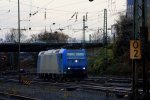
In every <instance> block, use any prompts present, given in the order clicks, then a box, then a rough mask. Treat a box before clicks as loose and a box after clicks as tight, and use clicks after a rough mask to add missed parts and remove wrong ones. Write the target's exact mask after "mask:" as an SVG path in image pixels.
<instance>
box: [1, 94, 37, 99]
mask: <svg viewBox="0 0 150 100" xmlns="http://www.w3.org/2000/svg"><path fill="white" fill-rule="evenodd" d="M0 100H39V99H37V98H32V97H27V96H23V95H17V94H12V93H6V92H0Z"/></svg>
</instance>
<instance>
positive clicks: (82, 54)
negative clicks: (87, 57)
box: [76, 53, 84, 56]
mask: <svg viewBox="0 0 150 100" xmlns="http://www.w3.org/2000/svg"><path fill="white" fill-rule="evenodd" d="M76 56H84V53H76Z"/></svg>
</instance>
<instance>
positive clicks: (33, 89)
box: [0, 82, 127, 100]
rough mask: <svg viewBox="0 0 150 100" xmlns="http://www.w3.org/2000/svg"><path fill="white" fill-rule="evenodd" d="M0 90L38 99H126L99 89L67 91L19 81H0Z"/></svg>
mask: <svg viewBox="0 0 150 100" xmlns="http://www.w3.org/2000/svg"><path fill="white" fill-rule="evenodd" d="M0 91H1V92H6V93H12V94H17V95H23V96H28V97H32V98H37V99H38V100H127V98H117V97H116V96H115V95H114V94H109V95H106V94H105V93H104V92H100V91H92V90H82V89H76V90H73V91H67V90H66V89H64V88H60V87H56V86H52V85H51V84H49V85H42V84H41V85H39V84H30V85H23V84H20V83H11V82H0Z"/></svg>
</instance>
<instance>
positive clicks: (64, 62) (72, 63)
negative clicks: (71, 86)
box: [37, 49, 87, 79]
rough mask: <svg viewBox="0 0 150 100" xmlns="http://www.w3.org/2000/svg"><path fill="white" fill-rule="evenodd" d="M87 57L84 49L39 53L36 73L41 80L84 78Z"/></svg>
mask: <svg viewBox="0 0 150 100" xmlns="http://www.w3.org/2000/svg"><path fill="white" fill-rule="evenodd" d="M86 70H87V57H86V51H85V50H84V49H78V50H68V49H57V50H48V51H41V52H40V53H39V55H38V61H37V73H38V74H39V76H40V77H41V78H49V79H50V78H54V79H57V78H64V77H69V78H72V77H80V78H84V77H86V75H87V73H86Z"/></svg>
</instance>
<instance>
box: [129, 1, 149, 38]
mask: <svg viewBox="0 0 150 100" xmlns="http://www.w3.org/2000/svg"><path fill="white" fill-rule="evenodd" d="M139 4H140V5H141V4H142V0H139ZM133 5H134V0H127V13H126V15H127V18H130V19H133V10H134V9H133V8H134V7H133ZM147 15H148V20H147V22H148V29H149V35H148V36H149V41H150V0H147Z"/></svg>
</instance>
